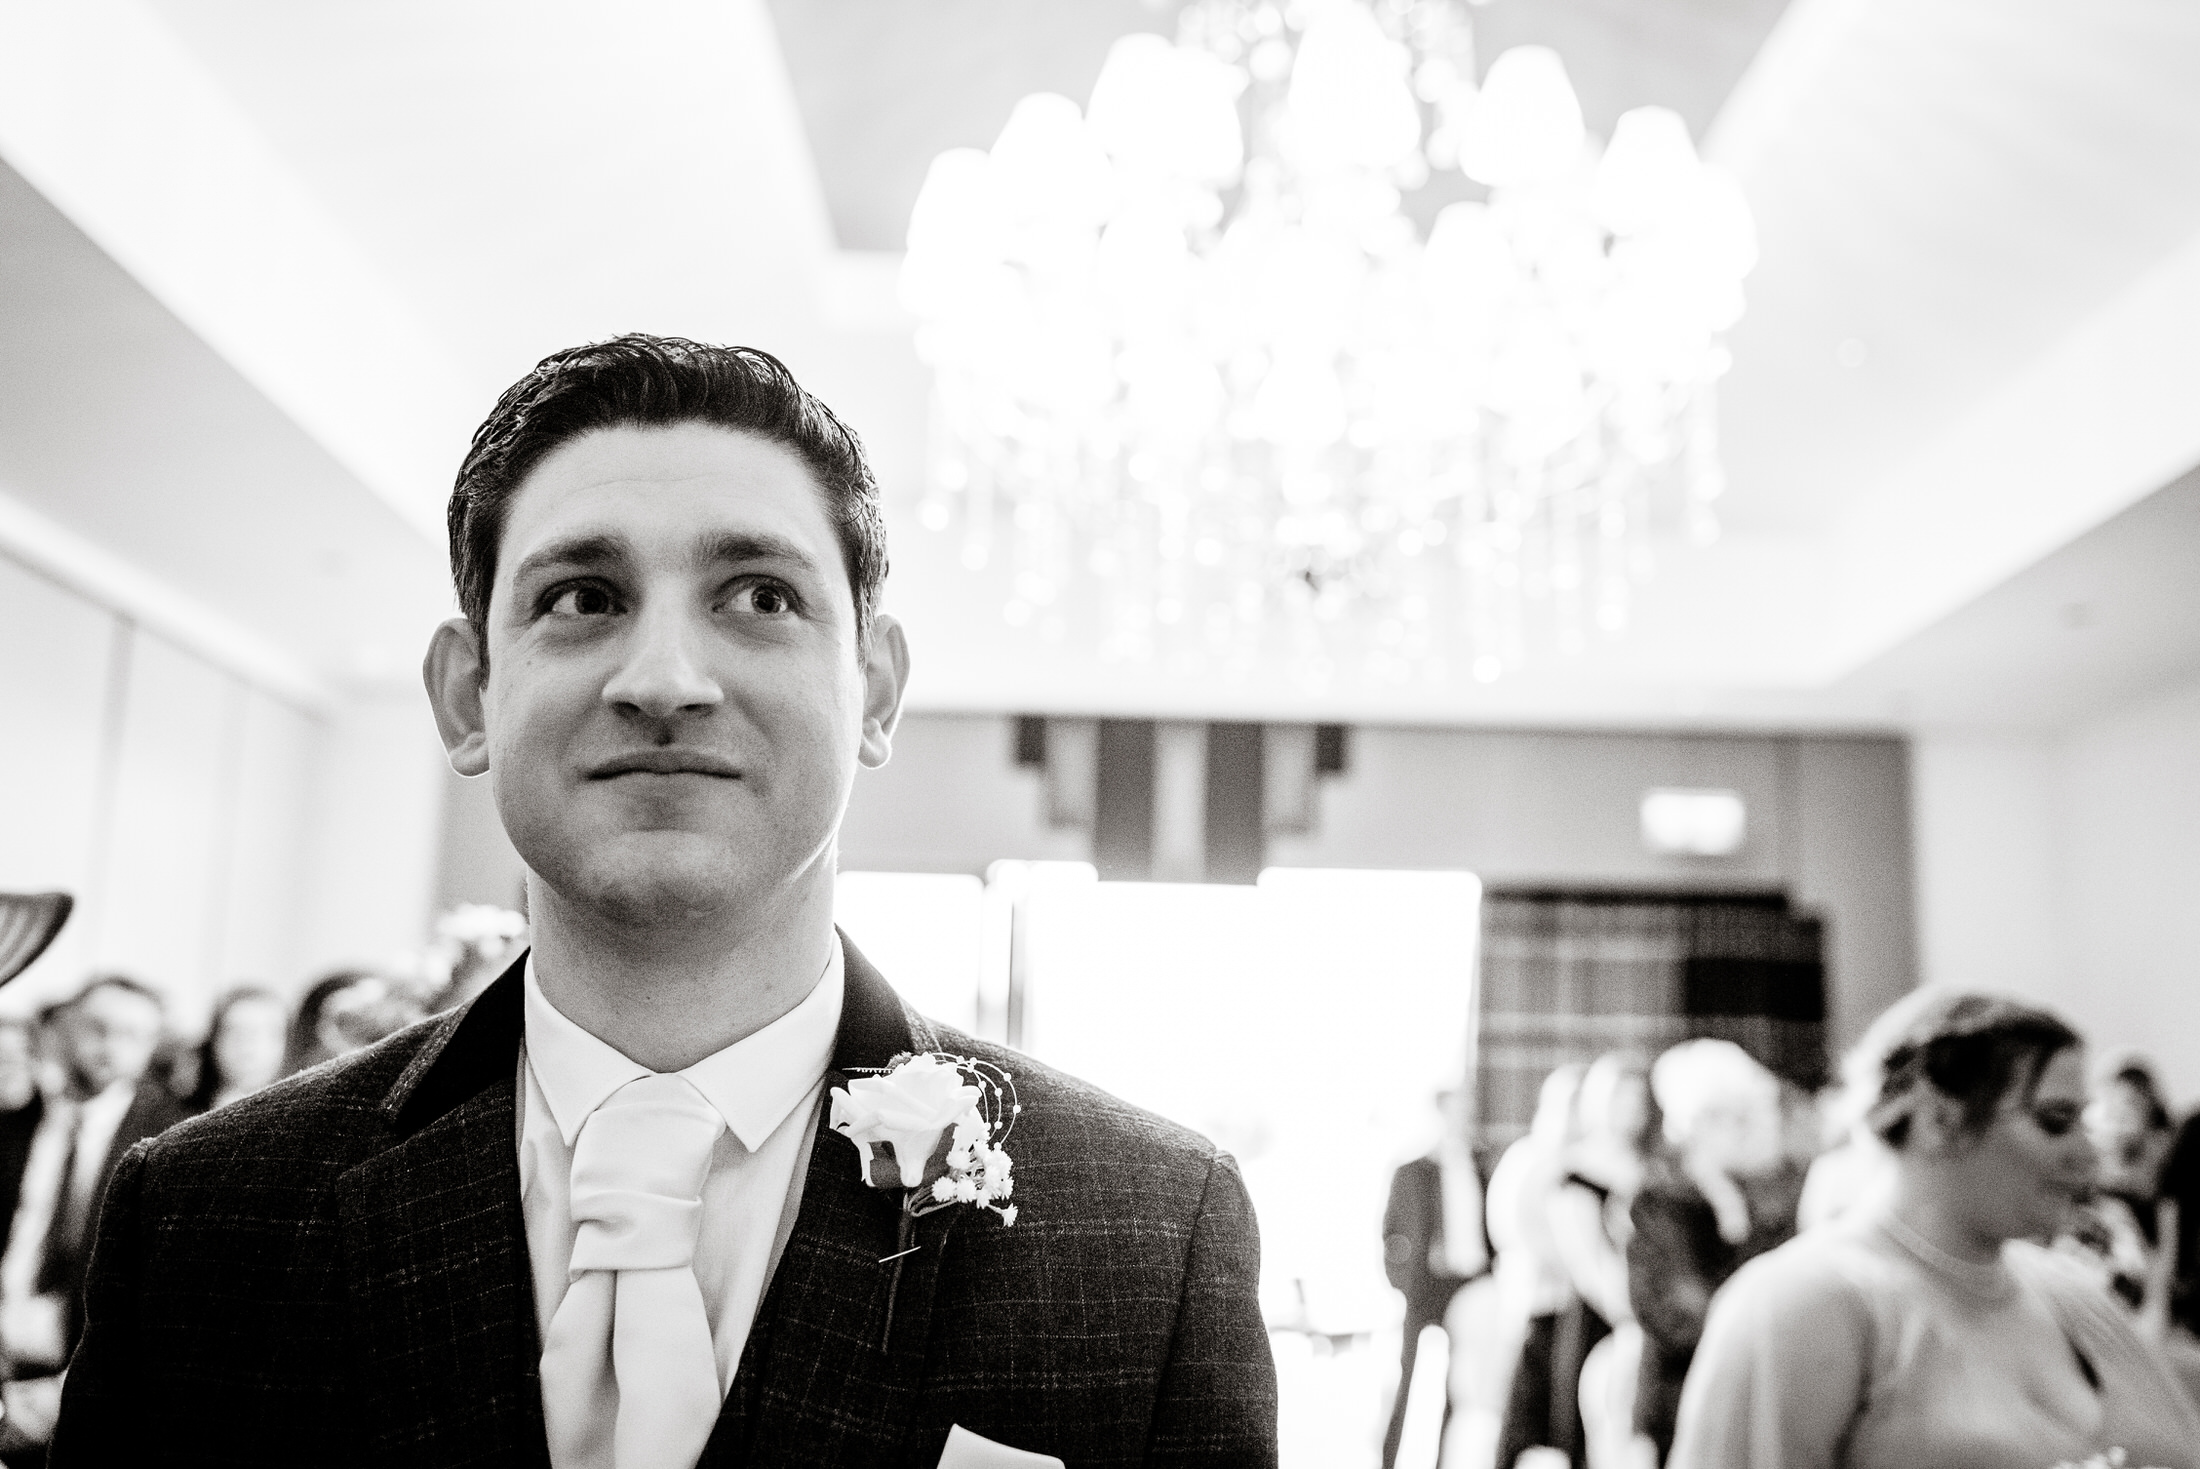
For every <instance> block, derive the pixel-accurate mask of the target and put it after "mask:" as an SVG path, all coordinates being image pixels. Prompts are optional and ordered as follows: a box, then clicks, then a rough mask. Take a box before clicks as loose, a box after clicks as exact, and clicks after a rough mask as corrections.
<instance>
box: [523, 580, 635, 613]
mask: <svg viewBox="0 0 2200 1469" xmlns="http://www.w3.org/2000/svg"><path fill="white" fill-rule="evenodd" d="M542 610H543V612H544V613H545V614H546V615H548V616H551V617H605V616H609V615H610V614H612V613H614V612H617V611H619V610H620V608H619V598H618V595H617V594H616V593H615V592H613V591H612V590H611V588H609V587H607V586H605V585H604V584H603V583H602V582H594V581H583V582H567V583H565V584H564V585H563V586H557V587H552V588H551V589H550V590H549V591H548V592H547V593H546V594H544V597H543V600H542Z"/></svg>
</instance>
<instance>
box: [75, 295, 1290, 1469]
mask: <svg viewBox="0 0 2200 1469" xmlns="http://www.w3.org/2000/svg"><path fill="white" fill-rule="evenodd" d="M450 520H451V551H452V561H453V568H454V572H455V577H456V581H457V585H458V593H459V603H460V606H461V608H462V609H463V611H464V612H465V616H464V617H461V618H458V619H454V620H453V621H451V622H448V623H446V624H444V625H443V626H442V627H441V628H439V629H438V630H437V632H436V635H435V639H434V642H433V644H432V646H431V649H430V652H429V655H428V659H427V666H426V670H425V671H426V677H427V683H428V688H429V694H430V700H431V703H432V704H433V705H434V708H435V712H436V718H437V722H438V725H439V727H440V728H441V731H442V734H443V738H444V742H445V745H446V747H447V748H448V750H449V752H450V758H451V762H452V764H453V766H454V768H456V769H457V770H458V771H459V772H460V773H461V774H463V775H469V776H482V775H486V776H487V777H488V778H489V779H490V780H491V782H492V785H493V787H494V791H495V799H496V803H497V808H498V811H499V813H500V815H501V817H502V819H503V822H504V825H505V829H506V831H507V832H508V833H509V834H510V836H511V838H512V841H513V844H514V846H515V847H516V848H517V849H518V851H519V853H520V855H521V857H522V858H523V859H524V860H525V862H526V864H527V867H528V896H529V905H528V906H529V917H530V920H531V922H532V924H533V932H534V947H533V949H532V950H531V951H530V952H529V954H527V955H526V956H523V957H522V958H521V959H520V960H519V961H518V962H516V963H515V964H513V965H512V966H511V968H509V969H508V970H507V971H506V972H505V973H504V974H503V976H502V977H501V978H499V979H498V980H497V981H496V982H495V983H493V984H492V985H490V986H489V988H488V989H487V990H486V991H484V992H483V993H482V994H481V995H480V996H479V997H478V998H477V999H476V1000H474V1001H473V1002H472V1003H471V1004H469V1005H468V1006H466V1007H465V1008H463V1009H461V1010H457V1011H454V1012H451V1013H450V1014H448V1015H444V1016H438V1017H436V1018H434V1019H431V1020H429V1021H427V1022H425V1023H423V1024H421V1025H419V1026H415V1027H413V1028H412V1029H410V1030H407V1031H404V1032H401V1033H400V1034H398V1035H396V1036H393V1037H392V1038H390V1039H389V1040H387V1041H385V1042H383V1043H381V1044H380V1045H377V1046H374V1047H371V1048H369V1049H368V1050H366V1051H364V1052H362V1053H360V1054H359V1055H357V1056H353V1057H349V1058H346V1059H345V1060H343V1061H341V1062H336V1063H332V1064H330V1065H328V1066H324V1067H322V1068H320V1069H319V1070H317V1071H315V1072H313V1073H310V1074H307V1075H305V1076H301V1077H297V1078H293V1079H292V1080H291V1081H289V1082H285V1083H282V1084H280V1085H278V1086H276V1087H274V1088H272V1089H270V1090H268V1091H266V1092H263V1093H260V1094H259V1095H257V1096H255V1097H251V1098H248V1099H246V1100H244V1101H242V1102H239V1103H237V1104H235V1105H234V1106H231V1107H227V1108H224V1109H222V1110H221V1111H220V1112H217V1113H213V1114H210V1115H208V1116H207V1117H204V1118H202V1119H199V1120H198V1121H195V1122H193V1123H190V1124H188V1125H186V1126H184V1127H182V1128H179V1129H178V1130H177V1131H175V1132H174V1133H172V1134H170V1135H168V1136H167V1137H164V1138H162V1139H160V1140H159V1141H158V1142H156V1143H154V1144H152V1145H151V1146H149V1147H145V1148H141V1149H139V1150H137V1151H135V1152H133V1153H132V1154H131V1155H130V1157H129V1158H128V1159H127V1160H126V1161H125V1162H124V1164H123V1166H122V1168H121V1169H120V1170H119V1171H118V1173H117V1175H116V1178H115V1182H114V1185H113V1187H112V1189H111V1191H110V1193H109V1195H108V1200H107V1206H106V1213H105V1216H104V1218H103V1219H102V1222H101V1226H100V1238H99V1246H98V1251H97V1257H96V1260H95V1263H94V1268H93V1278H92V1282H91V1286H90V1290H89V1293H88V1302H89V1325H88V1327H87V1330H86V1332H85V1336H84V1341H83V1344H82V1346H81V1348H80V1349H79V1351H78V1353H77V1356H76V1359H75V1362H74V1364H73V1366H72V1368H71V1370H70V1373H69V1379H68V1389H67V1395H66V1399H65V1403H64V1407H63V1413H62V1422H61V1428H60V1433H59V1436H58V1438H57V1440H56V1443H55V1450H54V1462H55V1463H56V1464H59V1465H93V1464H100V1465H105V1464H119V1463H135V1462H140V1461H145V1462H150V1461H153V1460H155V1459H157V1460H158V1461H160V1462H162V1463H172V1464H196V1463H217V1462H218V1463H221V1464H226V1465H239V1464H245V1465H270V1466H272V1465H297V1464H307V1463H311V1464H391V1465H396V1464H403V1465H407V1466H421V1469H428V1466H435V1465H458V1464H467V1465H543V1464H548V1465H551V1466H553V1469H583V1466H586V1469H645V1466H649V1469H658V1466H686V1465H691V1464H696V1463H701V1464H706V1465H736V1464H748V1465H758V1466H764V1465H770V1466H797V1465H817V1466H824V1465H848V1466H857V1465H863V1466H871V1465H922V1466H931V1465H934V1464H964V1465H970V1464H986V1463H993V1464H1035V1463H1046V1462H1054V1461H1060V1462H1064V1463H1067V1464H1073V1465H1093V1466H1099V1465H1131V1464H1155V1465H1163V1464H1167V1465H1192V1464H1199V1465H1266V1464H1272V1463H1273V1462H1274V1457H1275V1380H1274V1367H1273V1362H1272V1359H1271V1357H1270V1355H1269V1349H1268V1343H1267V1337H1266V1333H1265V1330H1264V1328H1263V1325H1262V1322H1261V1319H1260V1315H1259V1310H1258V1306H1257V1302H1256V1283H1257V1274H1258V1253H1259V1247H1258V1242H1257V1237H1256V1234H1255V1229H1254V1224H1253V1219H1252V1214H1251V1209H1250V1207H1249V1205H1248V1203H1247V1200H1246V1196H1245V1192H1244V1188H1243V1186H1242V1184H1241V1182H1240V1180H1239V1177H1238V1172H1237V1168H1236V1165H1235V1164H1234V1163H1233V1162H1232V1161H1231V1160H1230V1158H1229V1157H1228V1156H1227V1155H1225V1154H1222V1153H1220V1152H1218V1151H1217V1150H1216V1149H1215V1148H1214V1147H1213V1145H1212V1144H1210V1143H1208V1142H1207V1141H1206V1140H1205V1139H1203V1138H1200V1137H1197V1136H1196V1135H1194V1134H1191V1133H1189V1132H1186V1131H1184V1130H1183V1129H1181V1128H1177V1127H1175V1126H1173V1125H1171V1124H1169V1123H1167V1122H1164V1121H1162V1120H1161V1119H1159V1118H1156V1117H1152V1116H1149V1115H1147V1114H1144V1113H1141V1112H1138V1111H1136V1110H1135V1109H1133V1108H1130V1107H1128V1106H1125V1105H1123V1104H1122V1103H1120V1102H1117V1101H1115V1100H1114V1099H1112V1098H1110V1097H1108V1096H1106V1095H1104V1094H1102V1093H1100V1092H1098V1091H1095V1090H1093V1089H1092V1088H1090V1087H1087V1086H1084V1085H1083V1084H1081V1083H1079V1082H1076V1081H1074V1080H1072V1079H1071V1078H1068V1077H1065V1076H1062V1075H1059V1074H1057V1073H1055V1072H1052V1071H1049V1070H1048V1069H1047V1068H1045V1067H1043V1066H1040V1065H1038V1064H1036V1063H1034V1062H1031V1061H1029V1060H1027V1059H1026V1058H1023V1057H1021V1056H1018V1055H1016V1054H1015V1053H1013V1052H1010V1051H1008V1050H1006V1049H1004V1048H1001V1047H998V1046H992V1045H988V1044H986V1043H983V1042H981V1041H978V1040H975V1039H972V1038H971V1037H968V1036H964V1035H960V1034H957V1033H955V1032H953V1031H949V1030H946V1029H944V1028H942V1027H939V1026H936V1025H934V1024H933V1023H932V1022H930V1021H928V1020H926V1019H924V1018H923V1017H921V1016H919V1015H917V1014H915V1013H914V1012H913V1011H911V1010H910V1009H908V1007H906V1006H905V1005H903V1004H902V1002H901V1001H900V1000H899V999H898V998H897V997H896V996H895V994H894V992H893V991H892V990H891V989H890V988H889V987H888V986H887V984H886V982H885V980H884V979H883V978H882V977H881V976H880V975H879V974H878V972H877V971H876V970H874V969H873V968H872V967H871V966H870V965H869V964H868V963H867V962H865V960H864V959H863V956H862V955H861V954H859V953H858V952H856V950H855V948H854V947H853V946H852V945H850V944H848V943H847V942H846V941H845V940H844V939H842V938H840V937H839V936H838V935H837V934H836V931H835V930H834V928H833V925H832V901H833V878H834V868H835V861H836V857H835V851H836V848H835V842H836V833H837V829H838V826H839V822H840V817H841V813H842V811H843V810H844V809H845V806H846V802H847V799H848V795H849V792H850V789H851V786H852V782H853V779H854V775H855V771H856V769H857V767H858V766H859V765H877V764H880V763H882V762H884V761H885V759H886V758H887V755H888V752H889V749H890V745H891V740H892V736H893V732H894V728H895V724H896V721H897V719H898V717H899V711H900V703H901V694H902V688H903V684H904V682H905V680H906V677H907V672H908V666H909V660H908V651H907V645H906V643H905V641H904V638H903V635H902V631H901V629H900V628H899V627H898V626H897V625H896V624H895V622H894V620H893V619H892V618H890V617H888V616H886V615H885V614H884V613H882V612H880V611H879V610H878V608H877V600H878V593H879V588H880V586H881V584H882V582H883V580H884V575H885V565H886V562H885V548H884V544H883V540H884V538H883V530H882V527H881V521H880V517H879V511H878V504H877V491H876V488H875V485H874V484H873V482H872V479H871V476H870V472H869V470H868V468H867V467H866V466H865V464H864V461H863V457H862V451H861V448H860V446H859V445H858V444H857V442H856V440H855V437H854V435H853V434H851V433H850V432H849V431H848V430H847V429H846V428H845V427H843V426H842V425H841V424H840V422H839V421H838V420H837V419H836V418H834V417H833V415H832V414H831V413H830V411H829V410H827V409H826V408H825V407H824V406H823V405H822V404H821V403H819V402H818V401H817V400H816V399H814V398H813V397H811V396H810V395H809V394H808V393H806V392H805V391H804V390H803V389H801V388H800V387H799V386H798V385H797V384H796V383H795V382H794V380H793V378H792V377H791V376H790V375H789V374H788V373H787V371H786V369H785V368H784V367H782V366H781V365H780V364H779V363H778V362H777V361H776V360H774V359H772V358H770V357H768V356H766V355H765V354H763V353H759V352H754V351H749V350H745V349H738V348H712V347H699V346H697V345H695V344H693V343H687V342H680V341H676V340H667V339H659V338H651V337H640V336H632V337H623V338H620V339H618V340H616V341H612V342H606V343H600V344H597V345H595V346H592V347H584V348H578V349H574V350H572V351H568V352H563V353H559V354H557V355H556V356H554V357H551V358H549V359H546V360H545V361H544V362H543V363H542V364H540V365H539V366H538V367H537V368H536V369H535V370H534V371H533V372H531V373H530V374H528V376H527V377H525V378H523V379H522V380H521V381H520V382H519V383H517V384H515V385H514V386H513V387H512V388H511V389H509V390H508V391H507V392H506V393H505V395H504V397H503V399H502V400H500V402H499V403H498V406H497V408H496V410H495V411H494V412H493V413H492V414H491V415H490V417H489V419H488V420H487V421H486V422H485V423H484V424H483V425H482V427H481V429H480V431H479V432H478V433H477V434H476V436H475V440H474V444H473V448H472V451H471V452H470V453H469V455H468V457H467V460H466V463H465V465H464V466H463V468H462V469H461V471H460V474H459V479H458V485H457V489H456V491H455V492H454V494H453V496H452V500H451V516H450ZM931 1052H945V1053H951V1054H953V1055H955V1056H959V1057H963V1058H967V1059H969V1060H970V1061H973V1062H984V1063H990V1064H991V1065H993V1066H996V1067H998V1068H1000V1070H1001V1071H1003V1072H1006V1073H1008V1074H1010V1075H1011V1076H1012V1078H1013V1081H1012V1085H1013V1088H1014V1092H1015V1095H1016V1099H1017V1102H1018V1103H1019V1104H1020V1106H1021V1112H1020V1113H1018V1114H1016V1115H1015V1126H1014V1130H1013V1132H1012V1133H1010V1134H1009V1136H1008V1137H1007V1138H1006V1140H1005V1141H1006V1147H1007V1150H1008V1151H1009V1153H1010V1155H1011V1156H1012V1159H1013V1179H1014V1197H1015V1203H1016V1209H1017V1214H1016V1216H1015V1218H1014V1221H1013V1223H1009V1222H1007V1221H1005V1220H1004V1219H1003V1218H1002V1217H1000V1215H999V1214H997V1213H994V1212H989V1211H984V1210H981V1209H980V1208H978V1207H975V1206H973V1205H966V1204H961V1203H955V1202H953V1201H952V1200H951V1199H950V1200H946V1201H942V1200H938V1199H935V1198H934V1197H933V1196H932V1194H931V1193H930V1192H929V1191H927V1192H925V1193H924V1194H923V1196H922V1198H921V1200H919V1199H917V1198H916V1197H915V1196H914V1195H912V1194H909V1193H908V1192H907V1191H905V1190H904V1189H903V1188H901V1187H900V1186H899V1185H900V1183H901V1181H902V1178H901V1177H900V1176H899V1175H896V1174H895V1173H894V1172H893V1170H891V1169H882V1170H875V1171H871V1172H869V1173H866V1172H865V1170H864V1168H863V1166H862V1165H863V1162H864V1158H863V1155H861V1154H859V1150H858V1149H857V1148H856V1147H855V1146H853V1145H852V1143H851V1139H850V1138H849V1137H844V1136H840V1135H836V1134H835V1132H834V1131H833V1129H832V1128H831V1127H830V1126H828V1125H824V1123H823V1121H822V1118H823V1115H824V1112H825V1097H826V1094H827V1093H828V1092H829V1091H833V1090H845V1089H851V1088H854V1089H860V1088H861V1087H862V1086H863V1085H864V1084H865V1080H866V1079H868V1078H870V1077H873V1076H875V1075H876V1074H878V1073H879V1072H881V1071H882V1070H883V1069H886V1068H891V1067H893V1066H894V1065H895V1064H896V1062H897V1061H898V1060H900V1059H901V1058H904V1057H906V1056H908V1055H910V1054H911V1053H931ZM931 1100H932V1101H935V1102H936V1101H938V1100H939V1098H938V1097H933V1098H932V1099H931ZM836 1115H837V1114H836ZM903 1120H904V1121H906V1120H907V1119H906V1118H904V1119H903ZM918 1120H919V1121H920V1122H921V1121H922V1120H923V1119H921V1118H919V1119H918ZM902 1146H907V1147H910V1148H911V1149H912V1152H913V1153H927V1154H929V1156H928V1157H916V1156H912V1157H911V1158H908V1159H899V1157H898V1154H897V1155H896V1158H897V1161H898V1162H901V1163H906V1164H908V1165H910V1166H911V1167H912V1168H914V1169H916V1170H918V1171H919V1173H920V1175H924V1177H923V1178H922V1179H920V1181H928V1174H925V1170H926V1169H927V1167H929V1166H936V1165H937V1164H938V1163H939V1162H940V1159H941V1157H942V1155H943V1154H945V1155H947V1156H949V1157H952V1156H953V1153H952V1148H959V1147H963V1146H964V1144H963V1143H961V1142H959V1141H957V1140H956V1138H955V1137H954V1135H952V1134H948V1135H938V1137H937V1147H934V1146H933V1141H932V1138H931V1137H929V1136H927V1137H925V1138H924V1139H923V1140H922V1141H912V1140H911V1138H910V1135H907V1134H905V1135H904V1139H903V1141H902V1142H900V1143H897V1144H896V1147H897V1148H898V1147H902ZM966 1156H967V1154H966ZM874 1185H879V1186H874ZM952 1192H953V1190H952V1188H950V1189H949V1193H950V1194H952ZM912 1202H921V1203H923V1204H925V1205H926V1206H927V1209H928V1211H927V1212H922V1213H916V1212H913V1211H912V1209H911V1208H910V1204H911V1203H912ZM1017 1451H1021V1452H1022V1454H1023V1457H1017V1456H1016V1454H1017ZM1035 1455H1037V1456H1051V1457H1047V1458H1039V1457H1032V1456H1035Z"/></svg>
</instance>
